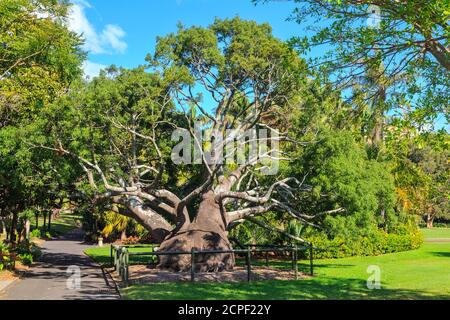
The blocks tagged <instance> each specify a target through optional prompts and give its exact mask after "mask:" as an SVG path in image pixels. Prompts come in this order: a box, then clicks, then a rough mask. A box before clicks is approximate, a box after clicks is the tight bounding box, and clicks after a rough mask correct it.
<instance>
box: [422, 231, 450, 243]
mask: <svg viewBox="0 0 450 320" xmlns="http://www.w3.org/2000/svg"><path fill="white" fill-rule="evenodd" d="M422 233H423V234H424V235H425V240H428V239H450V228H433V229H422Z"/></svg>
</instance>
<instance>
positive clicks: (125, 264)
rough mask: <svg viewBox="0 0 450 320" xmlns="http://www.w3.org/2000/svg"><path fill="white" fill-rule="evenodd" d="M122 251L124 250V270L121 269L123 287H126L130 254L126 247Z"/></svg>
mask: <svg viewBox="0 0 450 320" xmlns="http://www.w3.org/2000/svg"><path fill="white" fill-rule="evenodd" d="M124 251H125V252H124V270H123V272H124V280H125V281H124V282H125V287H128V282H129V272H130V270H129V268H128V265H129V262H130V256H129V254H128V249H127V248H125V250H124Z"/></svg>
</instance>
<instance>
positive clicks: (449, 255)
mask: <svg viewBox="0 0 450 320" xmlns="http://www.w3.org/2000/svg"><path fill="white" fill-rule="evenodd" d="M432 254H433V255H434V256H438V257H444V258H450V251H447V252H432Z"/></svg>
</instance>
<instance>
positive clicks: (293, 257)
mask: <svg viewBox="0 0 450 320" xmlns="http://www.w3.org/2000/svg"><path fill="white" fill-rule="evenodd" d="M294 246H295V245H294V244H292V246H291V247H292V248H291V268H292V270H294V268H295V253H294Z"/></svg>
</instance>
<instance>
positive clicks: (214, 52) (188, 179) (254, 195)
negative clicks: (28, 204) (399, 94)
mask: <svg viewBox="0 0 450 320" xmlns="http://www.w3.org/2000/svg"><path fill="white" fill-rule="evenodd" d="M147 60H148V62H149V63H150V66H147V67H150V68H151V70H150V72H149V71H146V70H145V69H146V68H145V67H142V68H138V69H135V70H117V69H116V68H110V69H109V70H107V71H106V72H103V73H102V74H101V76H100V77H99V78H96V79H94V80H93V81H92V82H90V83H88V84H86V86H85V87H84V88H81V89H77V90H73V91H71V92H69V94H68V95H67V96H66V97H64V98H63V99H61V101H59V102H58V103H57V104H55V105H54V106H53V108H54V109H53V110H50V111H49V114H48V115H46V116H45V119H46V120H47V122H46V123H47V124H45V126H48V127H52V130H51V134H48V135H46V136H45V137H41V138H40V139H41V140H40V141H37V140H36V141H35V142H34V145H35V146H36V147H39V148H44V149H46V150H47V151H49V152H50V153H51V154H52V155H53V156H62V157H65V158H67V159H71V160H73V161H76V162H77V163H78V165H79V168H81V169H82V171H83V172H84V173H85V177H86V178H85V181H86V183H85V186H84V192H85V193H86V194H88V195H90V197H91V199H93V202H95V203H96V204H98V205H102V206H106V207H108V210H113V211H114V212H116V213H118V214H121V215H124V216H127V217H130V218H133V219H134V220H136V221H138V222H139V223H140V224H142V225H143V226H144V227H145V228H146V229H147V230H148V231H149V233H150V234H151V236H152V237H153V239H154V240H155V241H156V242H158V243H161V247H160V248H161V250H162V251H179V250H182V251H190V250H191V249H197V250H212V249H215V250H218V249H220V250H230V249H232V245H231V243H230V241H229V239H228V232H229V231H230V230H231V229H232V228H234V227H236V226H238V225H239V224H240V223H242V222H244V221H246V220H250V221H253V222H255V223H257V224H259V225H260V226H262V227H265V228H268V229H270V230H272V231H273V230H276V229H274V228H273V227H271V226H269V225H265V224H264V223H262V222H261V221H258V220H256V219H254V218H255V217H257V216H260V215H264V214H266V213H269V212H273V211H281V212H285V213H287V214H289V215H290V216H291V217H292V218H295V219H297V220H299V221H301V222H303V223H306V224H310V222H309V221H310V220H312V219H313V218H314V216H310V215H305V214H302V213H301V212H300V211H299V210H297V209H296V208H294V207H292V206H291V205H290V203H294V202H293V201H292V199H294V198H295V197H296V196H297V195H298V194H299V193H301V192H305V191H308V190H309V188H308V187H307V186H306V185H304V183H303V182H302V181H304V179H303V177H285V176H283V175H282V172H283V170H280V171H279V172H278V171H277V170H275V171H274V172H273V174H272V175H267V174H264V173H265V172H266V173H267V172H268V171H267V170H268V167H270V166H274V164H276V163H277V162H278V161H288V160H290V158H289V155H288V154H286V152H287V151H288V150H295V149H296V148H298V146H299V144H298V142H297V141H296V140H293V139H292V138H291V137H289V134H288V133H289V132H288V131H290V129H292V130H291V131H292V132H295V133H296V135H295V136H296V137H297V138H298V137H300V136H301V132H302V130H300V129H303V128H300V129H298V130H297V129H296V128H289V125H290V123H291V124H292V123H293V122H292V121H290V120H289V119H290V112H291V111H292V110H294V109H295V107H296V103H297V102H298V101H299V100H298V99H299V96H300V93H301V90H302V89H304V88H305V87H306V86H307V83H308V82H309V81H310V80H307V79H308V78H307V75H306V73H305V69H306V68H305V64H304V61H303V60H302V59H300V58H299V57H298V55H297V54H296V52H295V51H293V50H292V49H290V48H289V47H288V46H287V45H286V44H285V43H283V42H282V41H280V40H278V39H276V38H275V37H273V35H272V33H271V28H270V26H268V25H267V24H261V25H259V24H257V23H255V22H251V21H242V20H240V19H239V18H235V19H231V20H216V21H215V22H214V23H213V24H212V25H211V26H210V27H208V28H200V27H191V28H184V27H182V26H180V27H179V30H178V32H177V33H174V34H170V35H168V36H166V37H162V38H158V41H157V47H156V52H155V54H154V55H149V56H148V58H147ZM44 122H45V121H44ZM199 127H200V128H201V129H202V131H203V134H204V136H206V137H208V139H206V141H205V142H202V141H200V140H199V139H198V134H196V131H195V129H196V128H199ZM251 129H265V130H267V131H266V132H267V135H266V136H264V135H256V136H254V137H251V138H250V139H249V138H248V137H246V135H247V134H248V130H251ZM281 129H282V130H281ZM174 130H178V131H175V132H181V133H183V132H184V133H186V134H187V136H188V137H190V138H191V139H189V140H190V143H189V144H188V146H189V147H192V149H196V150H198V151H199V152H200V153H199V157H198V159H197V160H199V161H198V162H196V163H193V164H189V163H184V164H183V163H182V164H177V165H176V164H175V163H174V162H173V161H172V160H173V159H172V158H173V156H174V152H173V150H178V149H176V148H175V149H174V147H175V146H176V145H177V144H178V141H171V135H172V132H174ZM278 130H280V131H281V132H279V134H275V132H277V131H278ZM227 132H228V133H229V134H228V135H227V134H226V133H227ZM208 133H211V134H210V135H208ZM212 133H214V134H215V135H214V134H212ZM230 133H231V134H230ZM220 134H222V136H223V137H224V138H223V139H217V140H214V139H211V138H212V137H219V135H220ZM49 139H50V141H49ZM252 139H253V140H254V141H256V142H258V143H259V144H260V145H264V146H266V147H264V148H262V149H261V150H260V152H257V153H256V154H253V153H252V151H251V148H249V145H250V142H251V141H252ZM233 141H234V144H232V146H234V148H236V149H239V150H241V157H240V159H241V161H234V162H229V161H211V160H212V159H217V158H218V157H215V156H214V155H211V154H215V152H210V151H212V150H215V151H217V150H219V149H221V148H224V146H225V145H227V146H228V145H229V143H231V142H233ZM277 145H279V146H280V148H281V149H282V150H279V148H278V147H277ZM234 148H231V149H228V148H225V149H226V150H227V151H226V152H225V154H224V156H225V157H227V158H230V157H231V155H233V154H239V150H234ZM188 149H189V148H188ZM283 150H284V151H283ZM178 151H180V153H179V154H178V156H180V157H181V158H186V157H187V155H188V154H187V153H189V151H188V150H187V149H184V151H183V152H181V150H178ZM185 152H186V153H185ZM176 155H177V154H176V152H175V156H176ZM187 158H189V157H187ZM236 160H237V159H236ZM275 167H276V166H275ZM82 185H83V182H82V181H80V183H79V186H82ZM337 211H339V210H334V211H333V212H337ZM276 231H280V232H283V231H281V230H276ZM285 235H286V236H288V237H291V238H293V239H295V240H297V241H303V240H302V239H301V238H298V237H295V236H291V235H289V234H287V233H285ZM197 259H198V261H196V265H197V266H198V268H200V269H201V270H202V271H213V270H219V271H220V270H225V269H230V268H232V267H233V266H234V263H235V261H234V256H233V254H229V253H226V254H205V255H202V256H198V257H197ZM160 267H162V268H169V269H173V270H186V269H188V268H189V267H190V257H189V256H182V255H179V256H178V255H177V256H165V257H161V263H160Z"/></svg>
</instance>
